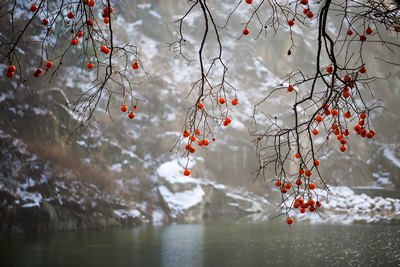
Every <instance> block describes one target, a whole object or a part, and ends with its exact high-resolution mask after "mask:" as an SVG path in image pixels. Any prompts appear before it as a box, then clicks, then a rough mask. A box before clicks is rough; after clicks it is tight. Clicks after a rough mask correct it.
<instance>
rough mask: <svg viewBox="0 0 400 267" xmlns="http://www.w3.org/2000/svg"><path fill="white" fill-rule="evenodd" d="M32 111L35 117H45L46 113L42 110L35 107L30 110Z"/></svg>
mask: <svg viewBox="0 0 400 267" xmlns="http://www.w3.org/2000/svg"><path fill="white" fill-rule="evenodd" d="M32 110H33V112H34V113H35V114H36V115H46V114H47V111H46V110H44V109H43V108H37V107H35V108H32Z"/></svg>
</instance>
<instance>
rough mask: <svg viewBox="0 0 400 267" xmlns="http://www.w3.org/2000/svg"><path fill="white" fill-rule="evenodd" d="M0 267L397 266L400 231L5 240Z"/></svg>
mask: <svg viewBox="0 0 400 267" xmlns="http://www.w3.org/2000/svg"><path fill="white" fill-rule="evenodd" d="M0 266H1V267H11V266H41V267H47V266H52V267H55V266H71V267H78V266H166V267H167V266H168V267H180V266H185V267H186V266H190V267H192V266H193V267H194V266H210V267H214V266H215V267H225V266H244V267H247V266H324V267H326V266H400V226H399V225H396V226H393V225H306V224H303V225H301V224H298V225H295V226H294V227H291V228H289V227H287V225H284V224H283V223H282V224H278V223H265V224H235V223H224V224H223V223H218V224H198V225H169V226H149V225H147V226H140V227H137V228H133V229H112V230H98V231H87V232H72V233H56V234H49V235H47V236H41V237H20V238H17V239H13V240H3V241H0Z"/></svg>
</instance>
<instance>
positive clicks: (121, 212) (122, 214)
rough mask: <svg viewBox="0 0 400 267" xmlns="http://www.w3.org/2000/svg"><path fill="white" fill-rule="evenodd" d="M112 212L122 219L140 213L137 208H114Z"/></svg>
mask: <svg viewBox="0 0 400 267" xmlns="http://www.w3.org/2000/svg"><path fill="white" fill-rule="evenodd" d="M114 213H115V214H116V215H117V216H119V217H120V218H122V219H126V218H138V217H139V216H140V215H141V213H140V211H138V210H137V209H132V210H122V209H120V210H114Z"/></svg>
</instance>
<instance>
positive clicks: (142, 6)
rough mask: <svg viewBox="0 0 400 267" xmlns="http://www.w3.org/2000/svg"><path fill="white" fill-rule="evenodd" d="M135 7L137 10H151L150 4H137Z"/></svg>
mask: <svg viewBox="0 0 400 267" xmlns="http://www.w3.org/2000/svg"><path fill="white" fill-rule="evenodd" d="M137 7H138V8H139V9H149V8H151V4H138V5H137Z"/></svg>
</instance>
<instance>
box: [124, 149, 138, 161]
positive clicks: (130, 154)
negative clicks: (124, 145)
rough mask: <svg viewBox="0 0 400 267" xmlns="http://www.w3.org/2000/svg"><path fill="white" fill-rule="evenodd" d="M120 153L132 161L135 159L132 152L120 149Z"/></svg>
mask: <svg viewBox="0 0 400 267" xmlns="http://www.w3.org/2000/svg"><path fill="white" fill-rule="evenodd" d="M121 153H122V154H124V155H128V156H129V157H130V158H132V159H135V158H137V156H136V154H135V153H133V152H132V151H130V150H126V149H122V150H121Z"/></svg>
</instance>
